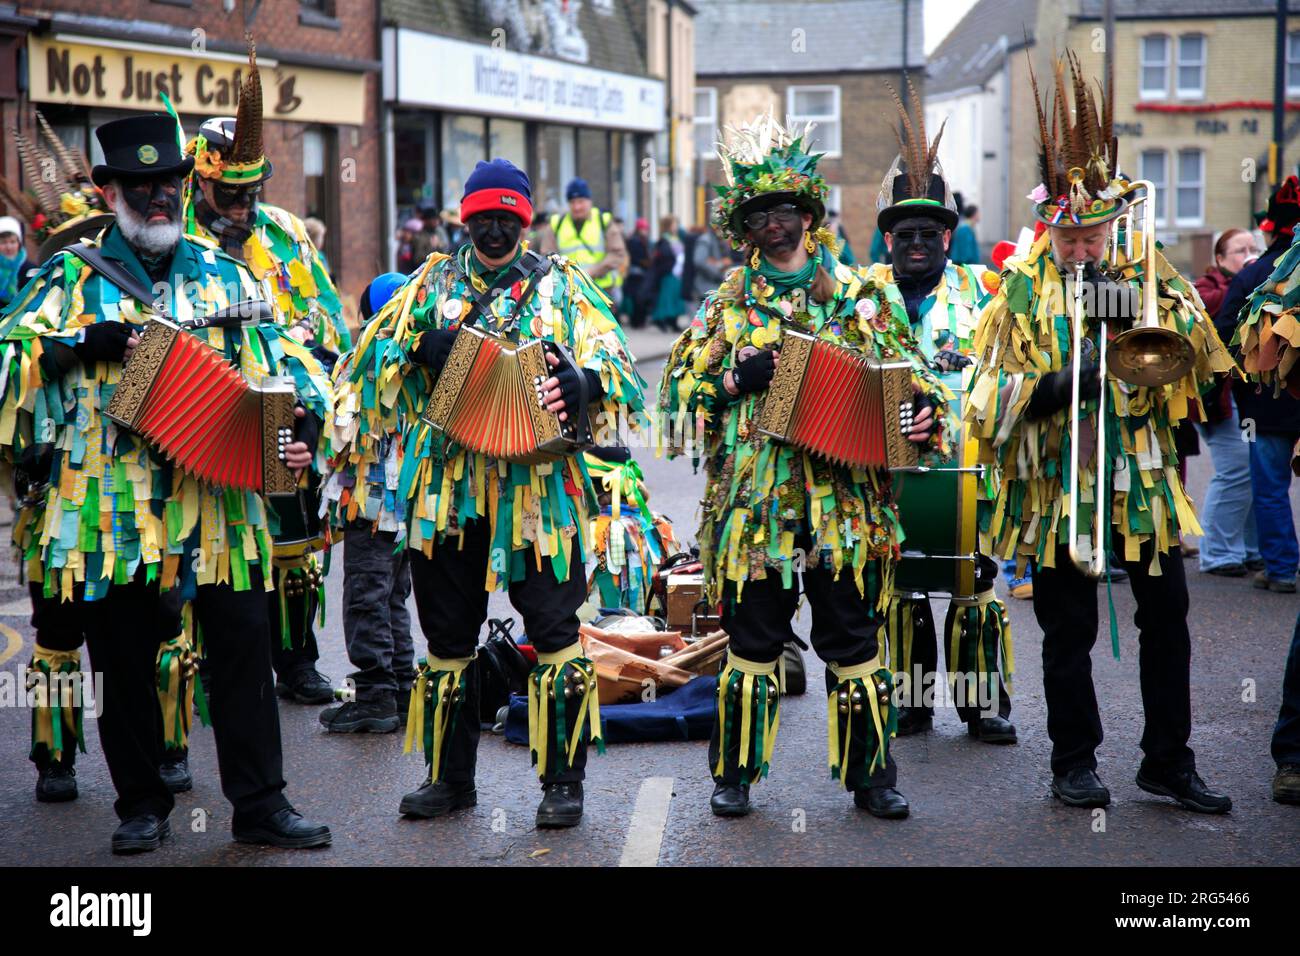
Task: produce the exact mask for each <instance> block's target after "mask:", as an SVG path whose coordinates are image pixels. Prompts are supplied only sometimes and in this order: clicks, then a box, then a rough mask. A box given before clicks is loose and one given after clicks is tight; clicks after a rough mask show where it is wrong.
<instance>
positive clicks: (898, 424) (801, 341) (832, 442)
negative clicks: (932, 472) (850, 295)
mask: <svg viewBox="0 0 1300 956" xmlns="http://www.w3.org/2000/svg"><path fill="white" fill-rule="evenodd" d="M912 397H913V392H912V365H911V363H909V362H905V361H899V362H882V361H880V360H879V359H876V358H874V357H873V356H870V355H866V354H864V353H862V352H859V351H858V350H856V349H852V348H849V347H847V346H844V345H838V344H836V343H834V342H828V341H826V340H825V339H819V338H816V337H814V336H812V335H809V334H808V333H806V332H802V331H800V330H798V329H792V328H786V329H785V330H784V332H783V335H782V342H781V360H780V362H779V363H778V365H777V368H776V373H775V374H774V375H773V376H772V383H771V385H769V386H768V389H767V397H766V399H765V401H764V403H763V411H762V414H761V415H760V416H759V419H758V422H757V425H758V429H759V431H760V432H762V433H763V434H765V435H769V436H771V437H772V438H774V439H776V440H777V441H779V442H782V443H785V444H789V445H794V446H795V447H796V448H801V449H803V450H804V451H806V452H809V453H810V454H813V455H818V456H820V457H822V458H825V459H826V460H828V461H831V462H833V463H835V464H837V465H847V466H850V467H853V468H905V467H908V466H911V465H915V464H916V462H917V455H918V451H917V446H916V443H915V442H912V441H909V440H908V439H907V435H906V433H905V432H906V429H910V427H911V414H912V411H911V410H912Z"/></svg>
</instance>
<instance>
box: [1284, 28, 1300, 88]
mask: <svg viewBox="0 0 1300 956" xmlns="http://www.w3.org/2000/svg"><path fill="white" fill-rule="evenodd" d="M1286 95H1287V96H1300V31H1297V32H1295V33H1288V34H1287V35H1286Z"/></svg>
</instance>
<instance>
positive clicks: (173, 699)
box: [158, 631, 212, 750]
mask: <svg viewBox="0 0 1300 956" xmlns="http://www.w3.org/2000/svg"><path fill="white" fill-rule="evenodd" d="M196 700H197V701H198V706H199V721H200V722H201V723H202V724H203V726H205V727H210V726H211V725H212V720H211V718H210V717H209V716H208V701H207V697H206V695H205V694H204V693H203V682H202V681H201V680H200V678H199V658H198V655H197V654H196V653H195V652H194V647H193V645H192V644H191V643H190V639H189V635H188V634H187V633H186V632H185V631H181V633H180V634H177V635H176V636H175V637H173V638H172V639H171V640H169V641H163V642H162V643H161V644H159V645H158V706H159V707H160V708H161V709H162V717H163V746H164V747H165V748H166V749H167V750H184V749H185V748H186V747H188V746H189V736H190V714H192V713H193V712H194V702H195V701H196Z"/></svg>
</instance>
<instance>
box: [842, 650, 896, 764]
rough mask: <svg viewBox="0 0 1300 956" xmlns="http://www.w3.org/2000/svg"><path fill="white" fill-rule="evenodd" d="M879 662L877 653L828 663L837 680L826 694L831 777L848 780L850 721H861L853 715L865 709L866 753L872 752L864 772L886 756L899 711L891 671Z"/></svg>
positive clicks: (851, 742) (851, 739)
mask: <svg viewBox="0 0 1300 956" xmlns="http://www.w3.org/2000/svg"><path fill="white" fill-rule="evenodd" d="M879 665H880V657H879V655H877V656H876V657H875V658H873V659H872V660H869V661H865V662H863V663H861V664H854V665H851V666H848V667H840V666H839V665H837V664H830V665H828V666H829V667H830V669H831V671H832V672H833V673H834V674H835V678H836V684H835V686H834V687H833V688H832V689H831V692H830V694H829V695H828V696H827V698H826V730H827V734H828V736H829V739H828V747H827V751H828V754H829V760H830V768H831V779H832V780H840V779H843V780H845V782H846V783H847V781H848V766H849V754H850V750H851V747H852V746H853V725H854V723H855V722H856V723H862V721H861V720H858V721H855V720H854V716H855V715H856V714H860V713H862V712H864V711H865V712H866V713H867V714H868V715H869V716H870V722H868V723H866V727H865V729H866V730H867V731H869V735H868V737H867V753H868V754H870V755H871V762H870V763H869V764H868V766H867V772H868V773H874V772H875V771H876V768H877V767H884V766H885V763H886V760H887V758H888V756H889V738H890V737H893V736H894V735H895V733H896V732H897V730H898V714H897V711H896V709H895V708H894V701H893V696H892V695H893V688H894V680H893V675H892V674H891V673H890V672H889V669H888V668H887V667H881V666H879ZM855 693H856V694H857V695H858V696H857V697H855V696H854V694H855Z"/></svg>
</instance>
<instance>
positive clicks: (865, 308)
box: [853, 299, 876, 322]
mask: <svg viewBox="0 0 1300 956" xmlns="http://www.w3.org/2000/svg"><path fill="white" fill-rule="evenodd" d="M853 311H855V312H856V313H858V315H860V316H861V317H862V319H863V321H866V322H870V321H871V320H872V319H874V318H875V317H876V303H874V302H872V301H871V300H870V299H858V303H857V305H855V306H854V307H853Z"/></svg>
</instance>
